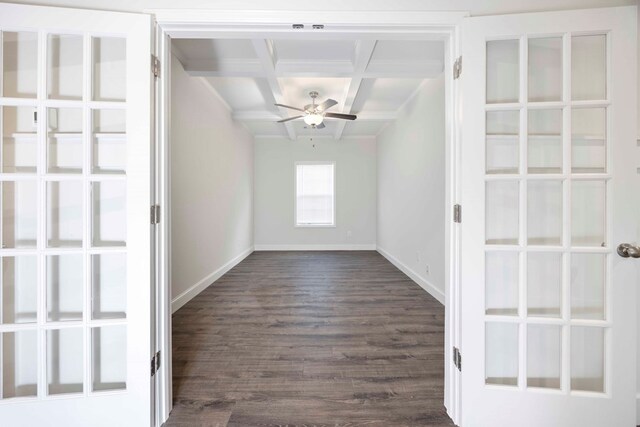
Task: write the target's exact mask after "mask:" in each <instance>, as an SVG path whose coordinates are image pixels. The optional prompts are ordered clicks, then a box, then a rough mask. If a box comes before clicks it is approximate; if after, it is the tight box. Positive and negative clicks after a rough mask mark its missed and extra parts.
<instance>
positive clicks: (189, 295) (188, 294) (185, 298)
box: [171, 246, 254, 314]
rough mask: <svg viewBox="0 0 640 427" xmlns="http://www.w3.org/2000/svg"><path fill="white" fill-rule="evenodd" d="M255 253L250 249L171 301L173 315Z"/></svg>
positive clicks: (252, 248)
mask: <svg viewBox="0 0 640 427" xmlns="http://www.w3.org/2000/svg"><path fill="white" fill-rule="evenodd" d="M253 251H254V247H253V246H252V247H250V248H249V249H247V250H245V251H243V252H242V253H241V254H240V255H238V256H236V257H235V258H233V259H232V260H231V261H229V262H227V263H226V264H225V265H223V266H222V267H220V268H219V269H217V270H216V271H214V272H213V273H211V274H209V275H207V276H206V277H205V278H203V279H202V280H200V281H198V283H196V284H195V285H193V286H191V287H190V288H189V289H187V290H186V291H184V292H183V293H181V294H180V295H178V296H177V297H175V298H174V299H172V300H171V313H172V314H173V313H175V312H176V311H178V309H179V308H180V307H182V306H183V305H185V304H186V303H188V302H189V301H191V300H192V299H193V298H194V297H195V296H196V295H198V294H199V293H200V292H202V291H203V290H205V289H206V288H207V287H208V286H209V285H210V284H212V283H213V282H215V281H216V280H218V279H219V278H221V277H222V276H224V275H225V274H226V273H227V272H228V271H229V270H231V269H232V268H233V267H235V266H236V265H238V264H239V263H240V262H241V261H242V260H243V259H245V258H246V257H248V256H249V255H251V253H252V252H253Z"/></svg>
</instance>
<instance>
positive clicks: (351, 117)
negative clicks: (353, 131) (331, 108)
mask: <svg viewBox="0 0 640 427" xmlns="http://www.w3.org/2000/svg"><path fill="white" fill-rule="evenodd" d="M324 116H325V117H331V118H334V119H343V120H355V119H357V118H358V116H355V115H353V114H340V113H325V114H324Z"/></svg>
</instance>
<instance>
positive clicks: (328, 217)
mask: <svg viewBox="0 0 640 427" xmlns="http://www.w3.org/2000/svg"><path fill="white" fill-rule="evenodd" d="M333 169H334V166H333V164H315V165H297V166H296V224H298V225H333V224H334V205H335V195H334V183H333V179H334V178H333V176H334V175H333V173H334V171H333Z"/></svg>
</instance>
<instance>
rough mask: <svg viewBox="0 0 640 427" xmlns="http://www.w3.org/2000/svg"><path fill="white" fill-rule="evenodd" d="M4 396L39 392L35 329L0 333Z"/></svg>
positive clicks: (30, 395) (8, 397)
mask: <svg viewBox="0 0 640 427" xmlns="http://www.w3.org/2000/svg"><path fill="white" fill-rule="evenodd" d="M0 338H2V340H0V344H2V346H1V347H2V349H1V350H0V360H2V364H1V365H0V369H2V398H3V399H10V398H12V397H32V396H36V395H37V394H38V335H37V332H36V331H35V330H26V331H15V332H5V333H4V334H0Z"/></svg>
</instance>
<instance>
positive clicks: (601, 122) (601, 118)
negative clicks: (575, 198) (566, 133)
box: [571, 108, 607, 173]
mask: <svg viewBox="0 0 640 427" xmlns="http://www.w3.org/2000/svg"><path fill="white" fill-rule="evenodd" d="M606 123H607V111H606V109H604V108H574V109H573V111H572V112H571V129H572V132H571V133H572V136H571V171H572V172H573V173H604V172H605V171H606V165H607V150H606V147H607V145H606Z"/></svg>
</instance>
